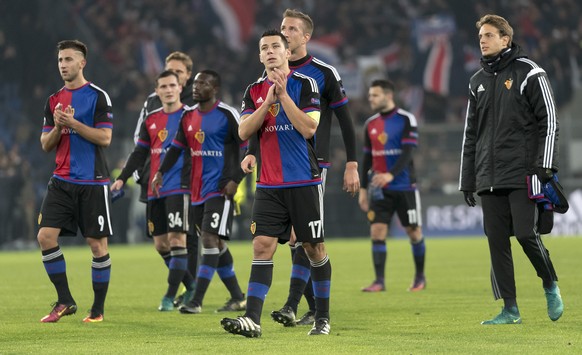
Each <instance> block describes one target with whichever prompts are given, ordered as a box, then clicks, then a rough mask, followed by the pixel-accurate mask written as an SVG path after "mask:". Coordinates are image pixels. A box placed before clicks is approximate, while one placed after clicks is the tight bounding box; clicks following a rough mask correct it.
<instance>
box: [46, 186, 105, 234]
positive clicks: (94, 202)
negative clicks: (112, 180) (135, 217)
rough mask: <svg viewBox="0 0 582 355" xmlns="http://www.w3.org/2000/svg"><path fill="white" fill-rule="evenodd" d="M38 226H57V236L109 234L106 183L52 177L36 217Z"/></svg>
mask: <svg viewBox="0 0 582 355" xmlns="http://www.w3.org/2000/svg"><path fill="white" fill-rule="evenodd" d="M38 225H39V227H40V228H43V227H51V228H60V229H61V232H60V234H59V235H61V236H76V235H77V230H78V229H80V230H81V234H82V235H83V236H84V237H91V238H103V237H109V236H111V235H112V234H113V229H112V227H111V196H110V193H109V186H108V185H81V184H73V183H71V182H68V181H65V180H61V179H58V178H56V177H52V178H51V179H50V180H49V183H48V186H47V193H46V195H45V197H44V200H43V201H42V206H41V208H40V214H39V216H38Z"/></svg>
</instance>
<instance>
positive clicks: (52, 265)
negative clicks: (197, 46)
mask: <svg viewBox="0 0 582 355" xmlns="http://www.w3.org/2000/svg"><path fill="white" fill-rule="evenodd" d="M57 50H58V68H59V72H60V74H61V77H62V79H63V81H64V82H65V86H64V87H63V88H62V89H60V90H59V91H57V92H56V93H54V94H52V95H51V96H50V97H49V98H48V100H47V103H46V106H45V109H44V111H45V112H44V125H43V129H42V134H41V137H40V142H41V145H42V149H43V150H44V151H45V152H50V151H52V150H53V149H56V168H55V170H54V172H53V176H52V177H51V179H50V180H49V183H48V187H47V192H46V195H45V197H44V200H43V202H42V206H41V210H40V214H39V216H38V224H39V227H40V228H39V231H38V236H37V239H38V243H39V245H40V248H41V251H42V262H43V264H44V267H45V270H46V272H47V274H48V276H49V279H50V280H51V282H52V283H53V284H54V286H55V289H56V291H57V295H58V299H57V301H56V303H55V304H54V307H53V309H52V310H51V312H50V313H49V314H48V315H46V316H45V317H43V318H42V319H41V320H40V321H41V322H43V323H54V322H57V321H59V319H61V317H63V316H67V315H71V314H74V313H75V312H76V311H77V304H76V303H75V300H74V299H73V296H72V295H71V291H70V289H69V284H68V281H67V267H66V263H65V257H64V255H63V252H62V250H61V248H60V247H59V243H58V239H59V236H75V235H76V234H77V229H78V228H79V229H80V230H81V233H82V235H83V237H85V240H86V241H87V244H89V246H90V248H91V253H92V254H93V262H92V265H91V271H92V273H91V275H92V280H93V292H94V300H93V305H92V306H91V311H90V313H89V315H87V316H86V317H85V318H84V319H83V322H88V323H92V322H101V321H103V314H104V305H105V297H106V296H107V289H108V287H109V276H110V271H111V258H110V257H109V252H108V250H107V238H108V237H109V236H111V233H112V228H111V218H110V215H109V210H110V201H111V197H110V196H109V188H108V185H109V169H108V168H107V162H106V159H105V151H104V148H106V147H107V146H109V144H110V143H111V135H112V128H113V123H112V121H113V114H112V110H111V100H110V99H109V96H108V95H107V93H106V92H105V91H103V90H102V89H101V88H99V87H97V86H96V85H94V84H93V83H91V82H89V81H87V80H86V79H85V76H84V75H83V69H84V68H85V65H87V46H86V45H85V44H84V43H82V42H80V41H78V40H65V41H61V42H59V43H58V44H57Z"/></svg>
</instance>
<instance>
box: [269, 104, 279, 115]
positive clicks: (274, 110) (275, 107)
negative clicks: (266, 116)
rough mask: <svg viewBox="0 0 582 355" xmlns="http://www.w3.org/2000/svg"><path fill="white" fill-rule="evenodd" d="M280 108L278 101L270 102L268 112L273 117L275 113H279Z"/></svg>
mask: <svg viewBox="0 0 582 355" xmlns="http://www.w3.org/2000/svg"><path fill="white" fill-rule="evenodd" d="M280 108H281V105H280V104H279V103H276V104H272V105H271V107H269V113H270V114H271V115H273V117H277V115H278V114H279V109H280Z"/></svg>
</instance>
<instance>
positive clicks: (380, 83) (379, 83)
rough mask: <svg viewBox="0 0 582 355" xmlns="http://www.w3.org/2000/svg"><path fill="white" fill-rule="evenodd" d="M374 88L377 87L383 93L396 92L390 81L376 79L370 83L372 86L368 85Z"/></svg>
mask: <svg viewBox="0 0 582 355" xmlns="http://www.w3.org/2000/svg"><path fill="white" fill-rule="evenodd" d="M374 86H379V87H381V88H382V90H384V92H388V91H390V92H394V91H395V90H396V86H394V83H393V82H392V81H391V80H388V79H376V80H374V81H372V84H371V85H370V87H374Z"/></svg>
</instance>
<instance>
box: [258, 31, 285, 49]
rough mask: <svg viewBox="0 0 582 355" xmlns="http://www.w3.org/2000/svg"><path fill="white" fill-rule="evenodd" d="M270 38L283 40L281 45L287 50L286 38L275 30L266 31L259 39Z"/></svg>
mask: <svg viewBox="0 0 582 355" xmlns="http://www.w3.org/2000/svg"><path fill="white" fill-rule="evenodd" d="M270 36H279V37H281V39H282V40H283V45H284V46H285V49H288V48H289V42H287V38H285V36H284V35H283V34H282V33H281V31H279V30H277V29H274V28H273V29H270V30H266V31H265V32H263V34H262V35H261V38H263V37H270Z"/></svg>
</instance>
